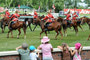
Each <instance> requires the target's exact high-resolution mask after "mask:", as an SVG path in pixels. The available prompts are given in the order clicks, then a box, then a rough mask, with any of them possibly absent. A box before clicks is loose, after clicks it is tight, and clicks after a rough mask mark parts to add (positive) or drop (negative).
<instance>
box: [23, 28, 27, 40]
mask: <svg viewBox="0 0 90 60" xmlns="http://www.w3.org/2000/svg"><path fill="white" fill-rule="evenodd" d="M23 31H24V39H26V28H23Z"/></svg>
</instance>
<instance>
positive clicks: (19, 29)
mask: <svg viewBox="0 0 90 60" xmlns="http://www.w3.org/2000/svg"><path fill="white" fill-rule="evenodd" d="M18 31H19V34H18V35H17V39H19V36H20V34H21V30H20V28H19V29H18Z"/></svg>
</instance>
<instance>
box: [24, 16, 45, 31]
mask: <svg viewBox="0 0 90 60" xmlns="http://www.w3.org/2000/svg"><path fill="white" fill-rule="evenodd" d="M38 18H39V19H42V18H44V15H42V16H38ZM33 20H36V19H34V18H26V19H25V21H27V22H28V25H27V27H28V26H29V28H30V30H31V31H34V30H35V29H36V27H37V25H39V24H38V23H34V24H33ZM31 24H33V25H35V27H34V29H33V30H32V28H31Z"/></svg>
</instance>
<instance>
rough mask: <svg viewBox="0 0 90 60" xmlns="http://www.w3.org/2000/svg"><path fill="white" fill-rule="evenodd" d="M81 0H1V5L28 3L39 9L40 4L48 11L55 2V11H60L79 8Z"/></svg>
mask: <svg viewBox="0 0 90 60" xmlns="http://www.w3.org/2000/svg"><path fill="white" fill-rule="evenodd" d="M78 2H81V0H0V6H2V7H8V8H10V7H16V6H18V5H27V6H30V7H33V8H35V9H38V7H39V6H40V9H41V10H44V11H47V10H48V9H52V5H53V4H54V5H55V7H56V9H55V11H57V12H58V11H60V10H63V9H64V4H65V8H77V7H78V6H77V3H78ZM84 2H85V3H87V4H89V5H88V6H90V0H84Z"/></svg>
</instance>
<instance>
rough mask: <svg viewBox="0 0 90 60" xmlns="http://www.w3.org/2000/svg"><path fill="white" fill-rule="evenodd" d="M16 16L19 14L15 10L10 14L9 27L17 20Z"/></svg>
mask: <svg viewBox="0 0 90 60" xmlns="http://www.w3.org/2000/svg"><path fill="white" fill-rule="evenodd" d="M18 17H20V15H19V14H18V11H15V13H14V14H13V15H12V16H11V19H12V21H11V23H10V27H9V28H11V25H12V24H14V23H16V22H17V21H18Z"/></svg>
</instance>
